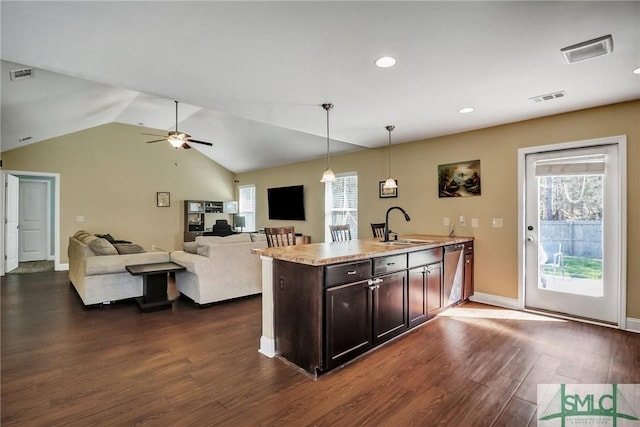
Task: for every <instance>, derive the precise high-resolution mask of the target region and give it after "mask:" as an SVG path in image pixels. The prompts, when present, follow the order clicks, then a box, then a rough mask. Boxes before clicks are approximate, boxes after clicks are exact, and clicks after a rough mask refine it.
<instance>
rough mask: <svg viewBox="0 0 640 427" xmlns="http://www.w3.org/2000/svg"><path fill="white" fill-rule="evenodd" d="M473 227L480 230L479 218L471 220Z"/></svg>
mask: <svg viewBox="0 0 640 427" xmlns="http://www.w3.org/2000/svg"><path fill="white" fill-rule="evenodd" d="M471 226H472V227H473V228H478V218H471Z"/></svg>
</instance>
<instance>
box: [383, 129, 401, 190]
mask: <svg viewBox="0 0 640 427" xmlns="http://www.w3.org/2000/svg"><path fill="white" fill-rule="evenodd" d="M386 128H387V130H388V131H389V177H388V178H387V180H386V181H385V182H384V185H383V186H382V188H384V189H385V190H390V189H393V188H398V185H397V184H396V180H395V179H393V178H391V131H392V130H394V129H395V128H396V127H395V126H393V125H389V126H387V127H386Z"/></svg>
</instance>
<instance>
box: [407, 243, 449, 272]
mask: <svg viewBox="0 0 640 427" xmlns="http://www.w3.org/2000/svg"><path fill="white" fill-rule="evenodd" d="M440 261H442V247H439V248H433V249H427V250H424V251H416V252H409V268H413V267H418V266H420V265H427V264H433V263H434V262H440Z"/></svg>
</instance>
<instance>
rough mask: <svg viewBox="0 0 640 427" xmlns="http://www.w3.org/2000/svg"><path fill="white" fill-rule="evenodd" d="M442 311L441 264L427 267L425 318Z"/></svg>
mask: <svg viewBox="0 0 640 427" xmlns="http://www.w3.org/2000/svg"><path fill="white" fill-rule="evenodd" d="M440 310H442V263H441V262H438V263H435V264H430V265H429V266H428V267H427V316H428V317H429V318H431V317H433V316H435V315H436V313H437V312H438V311H440Z"/></svg>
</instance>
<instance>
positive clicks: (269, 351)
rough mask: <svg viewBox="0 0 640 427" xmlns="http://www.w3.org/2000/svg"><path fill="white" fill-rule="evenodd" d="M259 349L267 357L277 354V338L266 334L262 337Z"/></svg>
mask: <svg viewBox="0 0 640 427" xmlns="http://www.w3.org/2000/svg"><path fill="white" fill-rule="evenodd" d="M258 351H259V352H260V353H261V354H264V355H265V356H267V357H275V356H276V340H274V339H273V338H267V337H265V336H264V335H263V336H261V337H260V348H259V349H258Z"/></svg>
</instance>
